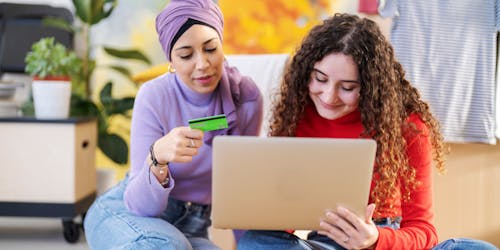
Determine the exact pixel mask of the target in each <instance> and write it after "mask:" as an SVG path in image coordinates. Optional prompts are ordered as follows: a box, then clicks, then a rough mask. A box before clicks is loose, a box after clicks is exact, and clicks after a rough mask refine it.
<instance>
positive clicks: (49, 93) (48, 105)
mask: <svg viewBox="0 0 500 250" xmlns="http://www.w3.org/2000/svg"><path fill="white" fill-rule="evenodd" d="M70 99H71V82H70V81H60V80H33V102H34V104H35V117H36V118H37V119H66V118H68V116H69V105H70Z"/></svg>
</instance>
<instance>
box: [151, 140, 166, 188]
mask: <svg viewBox="0 0 500 250" xmlns="http://www.w3.org/2000/svg"><path fill="white" fill-rule="evenodd" d="M154 145H155V142H153V143H152V144H151V146H150V147H149V155H150V158H151V165H149V170H148V178H149V184H151V168H152V167H153V166H154V167H155V168H157V169H159V171H160V174H164V173H165V169H168V162H167V163H165V164H162V163H159V162H158V160H157V159H156V156H155V154H154ZM169 182H170V177H169V176H167V177H166V178H165V180H163V181H162V182H160V184H161V185H162V186H163V187H165V186H167V185H168V183H169Z"/></svg>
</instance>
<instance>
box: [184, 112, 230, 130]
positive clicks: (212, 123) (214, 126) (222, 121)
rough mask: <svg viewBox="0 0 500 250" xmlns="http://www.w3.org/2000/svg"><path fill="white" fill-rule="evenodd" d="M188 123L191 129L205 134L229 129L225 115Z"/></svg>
mask: <svg viewBox="0 0 500 250" xmlns="http://www.w3.org/2000/svg"><path fill="white" fill-rule="evenodd" d="M188 123H189V127H190V128H192V129H199V130H201V131H203V132H205V131H212V130H219V129H224V128H227V119H226V115H225V114H221V115H214V116H207V117H201V118H196V119H191V120H189V121H188Z"/></svg>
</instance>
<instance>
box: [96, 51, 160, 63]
mask: <svg viewBox="0 0 500 250" xmlns="http://www.w3.org/2000/svg"><path fill="white" fill-rule="evenodd" d="M104 51H105V52H106V53H107V54H109V55H111V56H114V57H118V58H122V59H133V60H139V61H142V62H144V63H146V64H147V65H151V60H149V58H148V57H147V56H145V55H144V53H142V52H141V51H139V50H136V49H124V50H120V49H114V48H110V47H104Z"/></svg>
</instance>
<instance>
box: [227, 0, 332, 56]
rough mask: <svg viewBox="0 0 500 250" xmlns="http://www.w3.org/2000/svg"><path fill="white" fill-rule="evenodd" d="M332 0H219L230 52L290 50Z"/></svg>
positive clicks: (260, 52)
mask: <svg viewBox="0 0 500 250" xmlns="http://www.w3.org/2000/svg"><path fill="white" fill-rule="evenodd" d="M331 3H332V1H331V0H296V1H290V0H253V1H235V0H219V5H220V8H221V10H222V13H224V20H225V23H224V52H225V53H227V54H264V53H291V52H293V51H294V50H295V48H296V46H298V45H299V44H300V42H301V40H302V38H303V37H304V36H305V35H306V34H307V32H308V31H309V30H310V29H311V28H312V26H314V25H316V24H318V23H319V22H320V21H321V20H322V19H324V18H325V17H326V16H327V15H328V14H329V12H330V6H331Z"/></svg>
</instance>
